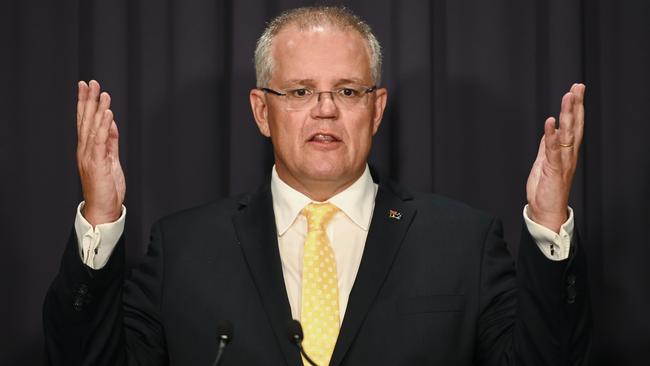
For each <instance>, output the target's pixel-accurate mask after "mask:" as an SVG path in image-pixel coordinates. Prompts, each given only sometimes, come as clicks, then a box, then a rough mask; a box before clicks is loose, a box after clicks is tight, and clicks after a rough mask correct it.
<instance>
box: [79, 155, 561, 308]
mask: <svg viewBox="0 0 650 366" xmlns="http://www.w3.org/2000/svg"><path fill="white" fill-rule="evenodd" d="M377 189H378V187H377V184H375V183H374V182H373V180H372V177H371V175H370V170H369V169H368V167H367V166H366V169H365V171H364V173H363V174H362V175H361V177H360V178H359V179H358V180H357V181H356V182H354V183H353V184H352V185H351V186H350V187H348V188H347V189H345V190H344V191H342V192H340V193H339V194H337V195H335V196H334V197H332V198H330V199H329V200H328V201H327V202H330V203H332V204H334V205H336V206H337V207H338V208H339V209H341V211H340V212H338V213H337V214H336V215H335V216H334V218H333V219H332V220H331V221H330V223H329V225H328V227H327V236H328V238H329V240H330V244H331V245H332V249H333V251H334V255H335V257H336V269H337V271H336V272H337V275H338V281H339V307H340V314H341V319H342V318H343V316H344V315H345V309H346V307H347V304H348V297H349V296H350V291H351V290H352V285H353V284H354V280H355V278H356V276H357V271H358V270H359V265H360V263H361V256H362V255H363V248H364V246H365V244H366V237H367V236H368V229H369V228H370V222H371V219H372V212H373V210H374V206H375V196H376V195H377ZM271 194H272V196H273V211H274V214H275V225H276V228H277V232H278V248H279V251H280V259H281V261H282V273H283V275H284V282H285V286H286V288H287V296H288V298H289V304H290V306H291V314H292V316H293V317H294V319H298V320H300V298H301V288H302V287H301V286H302V253H303V246H304V242H305V237H306V235H307V221H306V219H305V217H304V216H303V215H301V214H300V212H301V210H302V208H303V207H305V206H306V205H307V204H309V203H310V202H313V201H312V200H311V199H310V198H309V197H307V196H305V195H304V194H302V193H300V192H298V191H296V190H295V189H293V188H292V187H290V186H289V185H287V184H286V183H285V182H283V181H282V180H281V179H280V177H279V176H278V174H277V172H276V170H275V166H274V167H273V171H272V173H271ZM83 204H84V203H83V202H82V203H81V204H79V207H78V208H77V217H76V219H75V231H76V234H77V239H78V243H79V246H80V248H79V251H80V256H81V258H82V260H83V262H84V263H85V264H86V265H87V266H89V267H91V268H93V269H100V268H102V267H104V265H106V262H107V261H108V259H109V257H110V255H111V253H112V252H113V249H114V248H115V245H116V244H117V241H118V240H119V238H120V236H121V235H122V232H123V231H124V220H125V217H126V208H125V207H124V206H122V215H121V216H120V218H119V219H118V220H117V221H115V222H113V223H107V224H101V225H97V227H95V228H93V227H92V225H90V223H88V221H86V219H85V218H84V217H83V215H81V208H82V207H83ZM527 209H528V205H526V207H524V212H523V216H524V220H525V222H526V226H527V228H528V231H529V232H530V234H531V236H532V237H533V239H534V240H535V242H536V243H537V246H538V247H539V249H540V250H541V251H542V253H544V255H545V256H546V257H547V258H548V259H550V260H554V261H560V260H564V259H566V258H568V256H569V249H570V243H571V237H572V235H573V210H572V209H571V208H569V218H568V220H567V221H566V222H565V223H564V224H563V225H562V227H561V229H560V233H559V234H558V233H555V232H554V231H552V230H550V229H548V228H546V227H544V226H541V225H539V224H537V223H535V222H533V221H532V220H530V219H529V218H528V214H527Z"/></svg>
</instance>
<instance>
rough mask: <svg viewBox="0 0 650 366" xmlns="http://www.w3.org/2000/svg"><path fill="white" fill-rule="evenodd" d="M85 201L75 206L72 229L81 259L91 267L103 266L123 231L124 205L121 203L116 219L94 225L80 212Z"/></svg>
mask: <svg viewBox="0 0 650 366" xmlns="http://www.w3.org/2000/svg"><path fill="white" fill-rule="evenodd" d="M84 204H85V202H83V201H82V202H81V203H80V204H79V206H77V217H76V218H75V220H74V229H75V233H76V235H77V243H79V255H80V256H81V261H82V262H83V263H84V264H85V265H87V266H88V267H90V268H92V269H101V268H103V267H104V266H105V265H106V263H107V262H108V259H109V258H110V256H111V253H113V249H115V246H116V245H117V242H118V241H119V240H120V237H121V236H122V233H123V232H124V221H125V218H126V207H124V205H122V214H121V215H120V218H119V219H117V221H114V222H109V223H106V224H100V225H97V226H96V227H94V228H93V227H92V225H91V224H90V223H89V222H88V220H86V218H85V217H83V215H82V214H81V209H83V206H84Z"/></svg>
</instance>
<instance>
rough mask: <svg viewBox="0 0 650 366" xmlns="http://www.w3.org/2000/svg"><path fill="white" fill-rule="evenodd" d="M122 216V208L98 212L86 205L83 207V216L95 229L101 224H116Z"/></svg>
mask: <svg viewBox="0 0 650 366" xmlns="http://www.w3.org/2000/svg"><path fill="white" fill-rule="evenodd" d="M121 214H122V208H121V207H120V208H119V209H117V210H115V209H112V210H98V209H96V208H94V207H91V206H89V205H87V204H84V205H83V206H82V207H81V215H82V216H83V217H84V218H85V219H86V221H88V223H90V224H91V225H92V226H93V227H96V226H97V225H101V224H107V223H111V222H115V221H117V220H118V219H119V218H120V215H121Z"/></svg>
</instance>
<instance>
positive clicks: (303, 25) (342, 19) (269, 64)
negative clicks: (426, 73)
mask: <svg viewBox="0 0 650 366" xmlns="http://www.w3.org/2000/svg"><path fill="white" fill-rule="evenodd" d="M293 24H295V25H297V26H298V29H300V30H309V29H313V28H314V27H318V26H323V25H330V26H333V27H335V28H337V29H340V30H349V29H352V30H355V31H357V32H359V34H360V35H361V36H362V37H363V38H364V39H365V40H366V43H367V44H368V51H369V52H370V73H371V75H372V79H373V83H374V84H375V85H378V84H379V82H380V81H381V61H382V60H381V46H380V45H379V41H377V38H376V37H375V35H374V34H373V33H372V30H371V29H370V26H369V25H368V23H366V22H365V21H363V20H362V19H361V18H359V17H358V16H357V15H355V14H354V13H352V12H351V11H350V10H348V9H347V8H345V7H338V6H314V7H303V8H296V9H291V10H287V11H285V12H283V13H282V14H280V15H279V16H277V17H275V18H274V19H273V20H271V21H270V22H269V23H268V24H267V25H266V28H265V29H264V33H262V35H261V36H260V38H259V39H258V40H257V46H256V47H255V76H256V77H257V87H258V88H262V87H267V86H268V83H269V81H270V80H271V73H272V72H273V56H272V55H271V46H272V44H273V38H274V37H275V36H276V35H277V34H278V33H279V32H280V31H281V30H282V29H283V28H285V27H286V26H288V25H293Z"/></svg>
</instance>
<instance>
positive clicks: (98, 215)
mask: <svg viewBox="0 0 650 366" xmlns="http://www.w3.org/2000/svg"><path fill="white" fill-rule="evenodd" d="M109 107H110V96H109V95H108V93H101V94H100V86H99V84H98V83H97V82H96V81H91V82H90V83H89V85H86V84H85V83H84V82H80V83H79V102H78V104H77V135H78V144H77V165H78V168H79V175H80V177H81V185H82V189H83V194H84V200H85V202H86V205H85V207H84V216H85V217H86V219H88V221H89V222H90V223H91V224H93V225H98V224H102V223H105V222H110V221H114V220H115V219H117V217H119V213H120V211H121V207H122V203H123V202H124V196H125V194H126V183H125V179H124V171H123V170H122V166H121V164H120V157H119V133H118V130H117V124H116V123H115V121H114V120H113V112H112V111H111V110H110V109H109Z"/></svg>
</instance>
